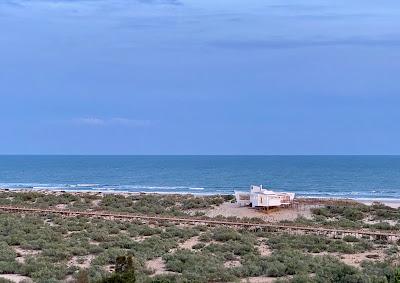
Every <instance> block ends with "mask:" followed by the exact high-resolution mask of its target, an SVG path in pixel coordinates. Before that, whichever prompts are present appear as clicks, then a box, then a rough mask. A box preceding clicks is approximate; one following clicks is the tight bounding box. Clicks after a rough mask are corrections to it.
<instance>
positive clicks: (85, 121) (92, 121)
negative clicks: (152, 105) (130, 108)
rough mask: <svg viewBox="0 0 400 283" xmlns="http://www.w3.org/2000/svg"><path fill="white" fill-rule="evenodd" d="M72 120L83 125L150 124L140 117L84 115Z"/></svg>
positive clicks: (145, 125)
mask: <svg viewBox="0 0 400 283" xmlns="http://www.w3.org/2000/svg"><path fill="white" fill-rule="evenodd" d="M72 122H73V123H74V124H78V125H85V126H96V127H103V126H126V127H135V128H139V127H147V126H150V125H151V124H152V122H151V121H150V120H140V119H128V118H121V117H115V118H107V119H105V118H97V117H85V118H77V119H73V120H72Z"/></svg>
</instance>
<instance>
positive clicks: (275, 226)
mask: <svg viewBox="0 0 400 283" xmlns="http://www.w3.org/2000/svg"><path fill="white" fill-rule="evenodd" d="M0 210H2V211H10V212H17V213H40V214H41V213H54V214H61V215H65V216H76V215H81V216H88V217H101V218H108V217H111V218H119V219H131V220H132V219H137V220H152V221H171V222H181V223H191V224H207V225H225V226H236V227H238V226H240V227H249V228H261V229H263V228H268V229H276V230H286V231H287V230H289V231H303V232H310V233H316V234H320V233H333V234H350V235H360V236H375V237H389V238H395V239H400V233H387V232H379V231H371V230H363V229H361V230H360V229H359V230H347V229H333V228H322V227H312V226H298V225H284V224H274V223H251V222H241V221H227V220H212V219H199V218H182V217H168V216H148V215H138V214H124V213H110V212H104V211H77V210H66V209H42V208H29V207H17V206H0Z"/></svg>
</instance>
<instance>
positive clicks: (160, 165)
mask: <svg viewBox="0 0 400 283" xmlns="http://www.w3.org/2000/svg"><path fill="white" fill-rule="evenodd" d="M252 184H262V185H264V186H266V187H268V188H271V189H273V190H278V191H279V190H282V191H291V192H295V193H297V195H300V196H305V197H333V198H341V197H344V198H356V199H380V200H390V199H399V198H400V156H0V188H3V189H5V188H7V189H31V190H40V189H50V190H65V191H103V192H157V193H191V194H232V193H233V192H234V191H235V190H240V191H243V190H247V189H248V188H249V186H250V185H252Z"/></svg>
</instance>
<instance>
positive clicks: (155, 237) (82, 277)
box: [0, 192, 400, 283]
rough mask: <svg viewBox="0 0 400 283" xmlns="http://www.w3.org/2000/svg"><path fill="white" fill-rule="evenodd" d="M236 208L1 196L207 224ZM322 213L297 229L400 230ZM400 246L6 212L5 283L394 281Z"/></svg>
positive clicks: (0, 266) (378, 218)
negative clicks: (213, 215) (208, 218)
mask: <svg viewBox="0 0 400 283" xmlns="http://www.w3.org/2000/svg"><path fill="white" fill-rule="evenodd" d="M230 200H231V197H221V196H210V197H193V196H177V195H166V196H160V195H132V196H129V197H127V196H123V195H94V194H92V195H90V194H82V195H77V194H43V193H32V192H30V193H15V192H3V193H1V195H0V204H3V205H5V204H6V205H21V206H22V205H23V206H34V207H43V208H48V207H54V208H66V209H79V210H107V211H118V212H130V213H143V214H149V215H173V216H189V215H195V216H196V217H205V214H206V212H207V210H210V209H212V208H213V207H215V206H218V205H221V204H223V203H226V202H227V201H230ZM312 215H313V217H312V218H310V219H305V218H300V219H297V220H294V221H295V222H296V223H303V224H305V225H321V226H333V227H367V228H373V229H384V230H393V229H398V228H399V227H398V225H399V224H398V221H399V219H400V217H399V215H400V210H398V209H391V208H388V207H386V206H383V205H374V206H365V205H359V204H352V205H340V204H339V205H336V206H335V205H326V206H322V207H319V208H315V209H313V210H312ZM253 221H255V220H254V219H253ZM388 221H390V222H388ZM385 223H388V225H389V226H387V224H385ZM398 244H399V243H393V242H387V240H385V239H379V240H376V239H362V238H356V237H352V236H346V237H344V238H341V239H339V238H337V239H335V238H328V237H326V236H322V235H306V234H299V235H288V234H282V233H271V232H265V231H246V230H235V229H231V228H226V227H207V226H201V225H197V226H187V225H179V226H177V225H171V224H169V223H142V222H134V221H122V220H105V219H94V218H87V217H75V218H64V217H61V216H59V215H20V214H8V213H1V214H0V274H1V275H0V277H2V278H4V279H0V282H3V281H2V280H4V282H8V281H7V280H9V279H11V280H14V281H21V280H22V282H28V281H34V282H46V283H48V282H62V281H64V282H65V281H72V282H88V281H87V280H89V281H90V282H103V283H107V282H153V283H156V282H240V281H241V282H272V281H271V280H273V281H277V282H321V283H329V282H332V283H333V282H338V283H339V282H344V283H346V282H349V283H351V282H360V283H362V282H365V283H369V282H371V283H384V282H393V283H394V282H399V281H396V280H399V279H400V278H399V276H400V273H399V272H398V264H399V250H398V248H399V247H398ZM124 256H132V261H131V262H130V263H129V264H128V265H127V266H130V267H129V268H123V267H121V266H123V265H121V262H118V260H117V259H118V258H121V257H124ZM396 276H397V277H396ZM396 278H397V279H396ZM257 280H259V281H257Z"/></svg>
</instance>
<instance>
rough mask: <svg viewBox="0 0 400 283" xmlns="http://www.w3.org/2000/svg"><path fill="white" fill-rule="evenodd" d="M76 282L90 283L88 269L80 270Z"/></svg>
mask: <svg viewBox="0 0 400 283" xmlns="http://www.w3.org/2000/svg"><path fill="white" fill-rule="evenodd" d="M76 283H89V276H88V272H87V271H86V270H81V271H79V273H78V276H77V278H76Z"/></svg>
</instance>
